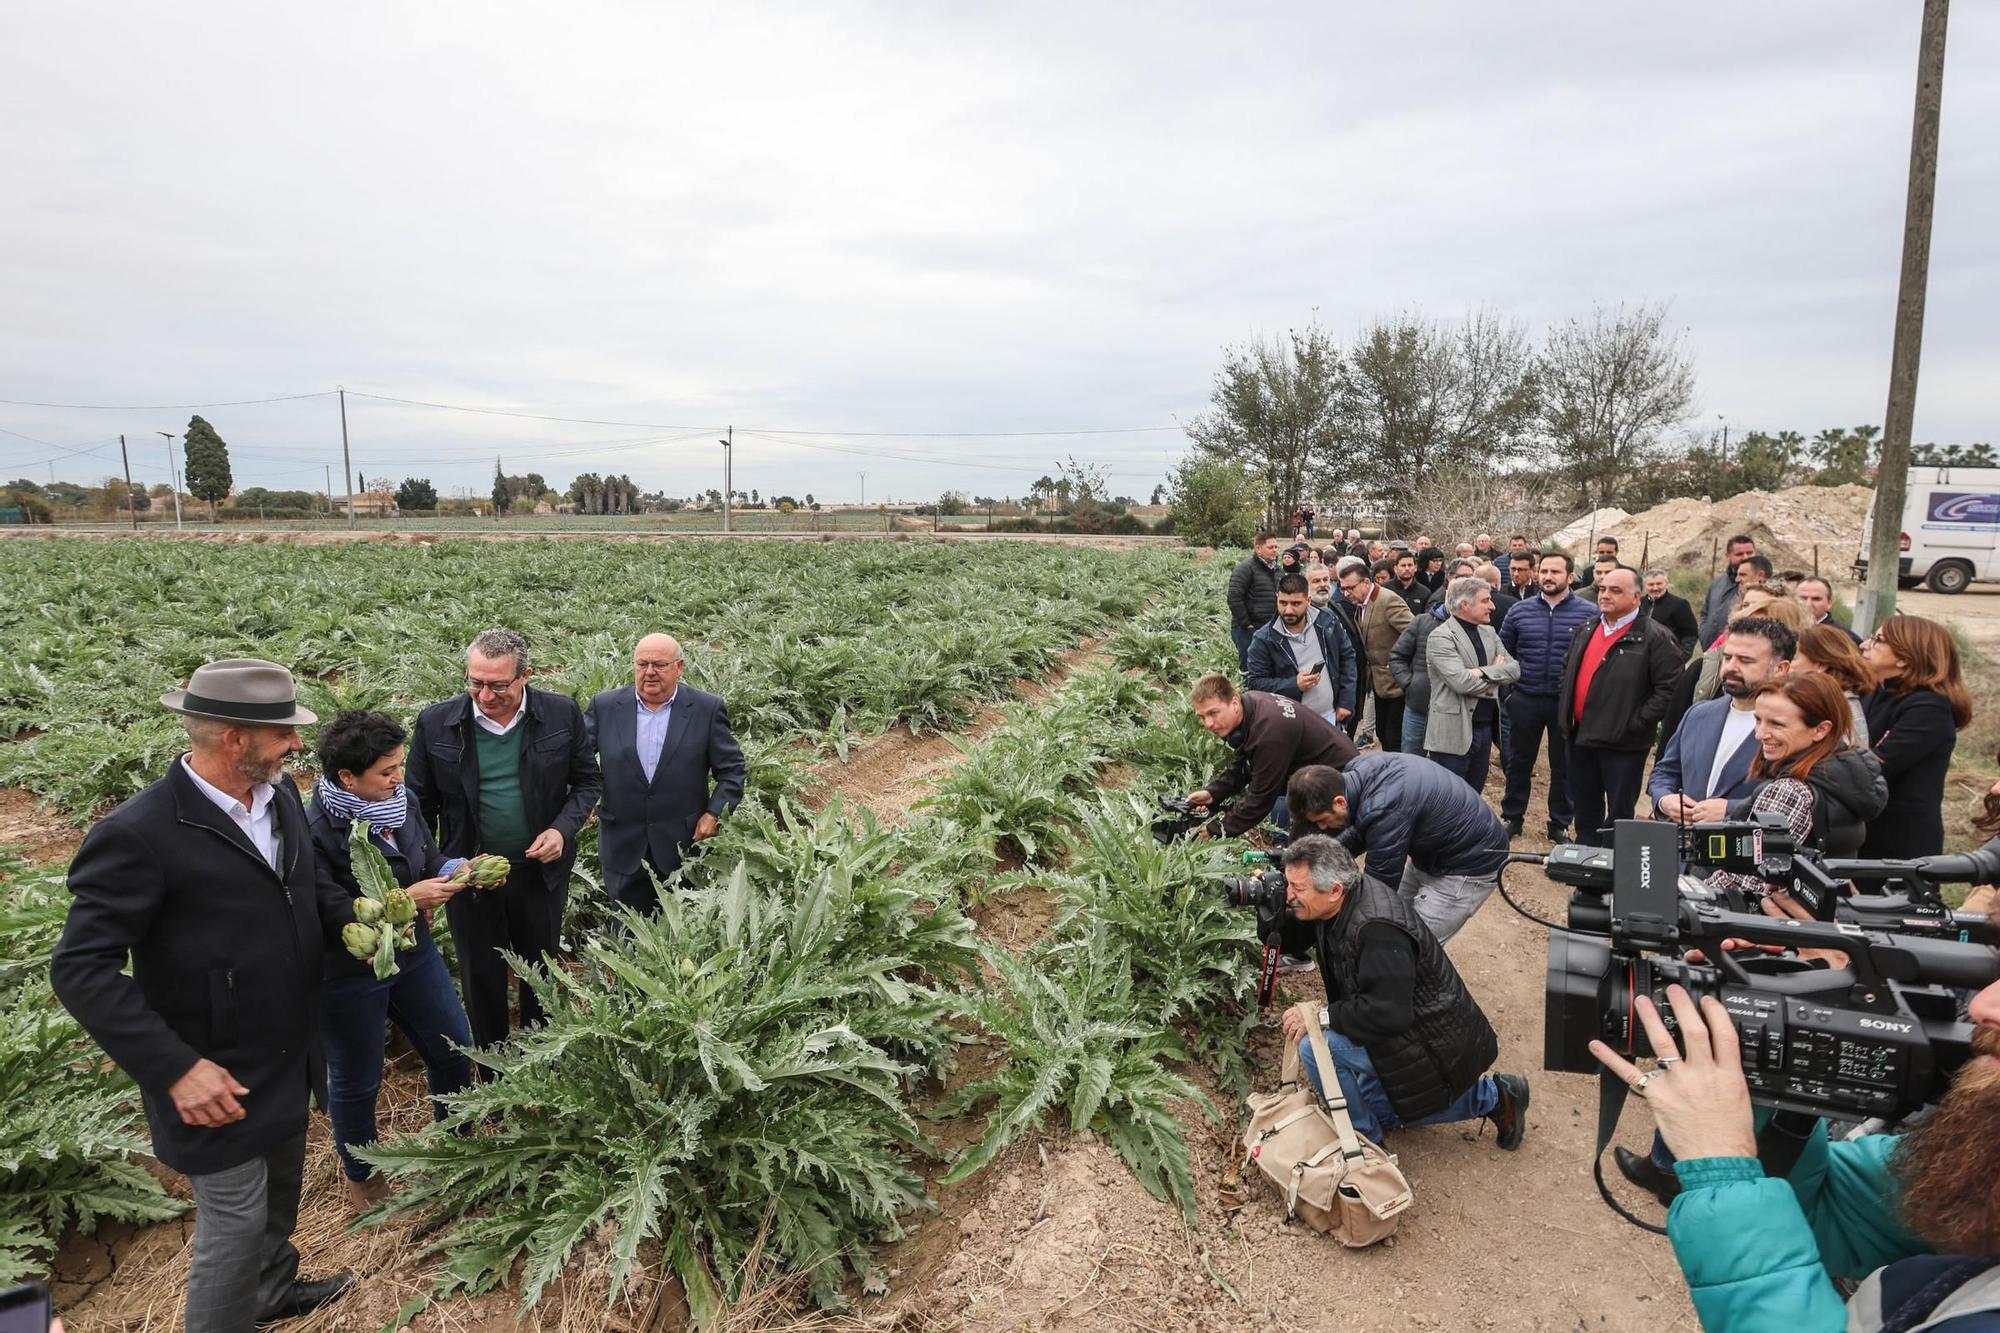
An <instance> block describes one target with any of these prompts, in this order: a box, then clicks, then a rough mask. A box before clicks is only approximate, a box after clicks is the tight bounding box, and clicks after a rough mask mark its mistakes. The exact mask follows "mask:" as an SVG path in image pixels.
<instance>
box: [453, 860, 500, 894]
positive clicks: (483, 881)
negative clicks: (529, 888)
mask: <svg viewBox="0 0 2000 1333" xmlns="http://www.w3.org/2000/svg"><path fill="white" fill-rule="evenodd" d="M513 869H514V863H513V862H511V861H509V860H508V859H507V858H506V857H504V856H495V855H493V854H492V853H491V852H487V853H484V854H482V855H479V856H475V857H473V858H472V859H471V860H470V861H467V862H466V863H465V864H463V865H461V866H460V867H459V868H458V869H456V870H454V871H452V872H451V882H452V883H454V884H465V885H469V886H471V887H472V888H475V889H490V888H492V887H494V886H495V885H497V884H501V883H504V882H505V881H506V879H507V876H508V875H509V874H510V873H511V872H512V871H513Z"/></svg>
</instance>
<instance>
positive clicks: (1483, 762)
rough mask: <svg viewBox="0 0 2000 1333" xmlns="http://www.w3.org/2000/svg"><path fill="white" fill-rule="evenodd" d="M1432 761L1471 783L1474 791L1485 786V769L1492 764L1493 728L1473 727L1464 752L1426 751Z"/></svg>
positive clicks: (1481, 789) (1480, 789)
mask: <svg viewBox="0 0 2000 1333" xmlns="http://www.w3.org/2000/svg"><path fill="white" fill-rule="evenodd" d="M1426 753H1427V754H1429V756H1430V760H1431V762H1432V763H1434V764H1436V765H1437V766H1438V767H1440V768H1448V769H1450V770H1451V771H1452V772H1454V773H1456V774H1458V775H1459V776H1460V777H1462V778H1464V779H1465V780H1466V781H1467V782H1469V783H1471V784H1472V789H1473V790H1474V791H1483V790H1484V789H1485V787H1486V770H1487V769H1489V768H1491V767H1492V765H1493V728H1491V727H1474V728H1473V729H1472V744H1470V745H1468V746H1466V747H1465V753H1464V754H1438V753H1437V752H1436V751H1426Z"/></svg>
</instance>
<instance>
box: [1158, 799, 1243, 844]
mask: <svg viewBox="0 0 2000 1333" xmlns="http://www.w3.org/2000/svg"><path fill="white" fill-rule="evenodd" d="M1158 804H1159V807H1160V810H1161V812H1162V813H1161V815H1160V817H1159V818H1158V819H1155V820H1154V821H1153V837H1154V839H1155V840H1156V841H1159V842H1178V841H1180V840H1181V839H1182V838H1190V837H1193V836H1194V835H1195V834H1196V833H1198V832H1200V831H1201V828H1202V826H1203V825H1205V824H1209V823H1212V822H1213V821H1215V820H1218V819H1220V818H1222V812H1223V810H1224V809H1226V808H1227V807H1226V806H1224V805H1222V804H1219V803H1218V804H1216V805H1190V804H1189V803H1188V798H1187V797H1185V796H1162V797H1159V798H1158Z"/></svg>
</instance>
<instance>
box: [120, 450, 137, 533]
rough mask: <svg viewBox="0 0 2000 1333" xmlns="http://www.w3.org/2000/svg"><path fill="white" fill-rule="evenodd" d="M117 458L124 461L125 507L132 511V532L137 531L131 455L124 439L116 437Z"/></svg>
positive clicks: (135, 497)
mask: <svg viewBox="0 0 2000 1333" xmlns="http://www.w3.org/2000/svg"><path fill="white" fill-rule="evenodd" d="M118 456H119V457H120V458H122V459H124V460H125V507H126V508H127V509H129V510H131V511H132V531H134V532H137V531H138V530H139V497H138V496H136V495H134V494H133V493H132V454H131V451H130V450H128V449H127V448H126V447H125V437H124V436H123V435H120V436H119V437H118Z"/></svg>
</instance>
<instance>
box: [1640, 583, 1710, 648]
mask: <svg viewBox="0 0 2000 1333" xmlns="http://www.w3.org/2000/svg"><path fill="white" fill-rule="evenodd" d="M1639 615H1640V618H1641V619H1649V620H1651V621H1653V622H1654V623H1655V624H1658V625H1664V626H1666V627H1667V628H1668V629H1670V630H1672V631H1673V634H1674V638H1675V639H1676V640H1678V641H1679V643H1680V646H1681V660H1682V661H1686V660H1687V658H1688V656H1689V654H1691V653H1693V652H1694V643H1695V636H1696V626H1695V619H1694V607H1692V606H1691V605H1689V604H1688V599H1687V598H1685V597H1681V596H1679V595H1677V594H1675V593H1671V592H1669V593H1665V594H1663V595H1662V596H1661V597H1660V599H1659V600H1658V601H1654V600H1653V599H1652V598H1650V597H1641V598H1640V599H1639Z"/></svg>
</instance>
